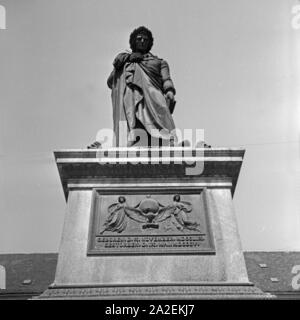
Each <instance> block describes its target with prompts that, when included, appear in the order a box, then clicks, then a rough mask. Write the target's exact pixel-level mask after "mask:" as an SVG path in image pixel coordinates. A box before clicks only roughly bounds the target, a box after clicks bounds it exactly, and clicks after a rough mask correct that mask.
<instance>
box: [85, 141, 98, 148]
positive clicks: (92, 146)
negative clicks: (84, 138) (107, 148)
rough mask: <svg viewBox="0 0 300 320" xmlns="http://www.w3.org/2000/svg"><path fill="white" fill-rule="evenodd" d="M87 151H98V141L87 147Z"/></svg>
mask: <svg viewBox="0 0 300 320" xmlns="http://www.w3.org/2000/svg"><path fill="white" fill-rule="evenodd" d="M87 148H88V149H100V148H101V143H100V142H98V141H95V142H93V143H92V144H91V145H89V146H87Z"/></svg>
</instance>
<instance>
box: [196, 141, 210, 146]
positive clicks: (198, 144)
mask: <svg viewBox="0 0 300 320" xmlns="http://www.w3.org/2000/svg"><path fill="white" fill-rule="evenodd" d="M196 148H211V145H209V144H206V143H205V142H204V141H199V142H198V143H197V144H196Z"/></svg>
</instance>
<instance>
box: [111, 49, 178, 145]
mask: <svg viewBox="0 0 300 320" xmlns="http://www.w3.org/2000/svg"><path fill="white" fill-rule="evenodd" d="M129 56H130V54H129V53H120V54H119V55H118V56H117V57H116V59H115V60H114V67H115V68H114V70H113V72H112V73H111V74H110V76H109V78H108V81H107V83H108V86H109V87H110V88H111V90H112V92H111V97H112V105H113V124H114V133H115V137H116V145H117V146H130V145H131V144H132V143H133V141H134V140H135V134H134V129H136V128H139V126H138V125H137V119H138V121H139V122H140V123H141V124H142V126H143V128H144V129H145V130H146V131H147V132H148V134H150V135H151V136H152V137H155V138H162V139H170V138H171V137H173V138H175V134H174V132H172V130H174V129H175V124H174V121H173V118H172V115H171V113H170V110H169V107H168V103H167V101H166V98H165V96H164V94H165V93H166V92H167V91H169V90H172V91H173V92H174V93H175V92H176V91H175V88H174V85H173V82H172V80H171V78H170V72H169V66H168V64H167V62H166V61H165V60H163V59H160V58H158V57H156V56H154V55H152V54H151V53H147V54H145V55H144V56H143V60H142V61H141V62H139V63H137V62H129ZM120 121H124V122H125V123H126V126H127V130H128V135H127V137H125V139H124V137H123V136H122V133H120V132H119V130H120V125H119V124H120Z"/></svg>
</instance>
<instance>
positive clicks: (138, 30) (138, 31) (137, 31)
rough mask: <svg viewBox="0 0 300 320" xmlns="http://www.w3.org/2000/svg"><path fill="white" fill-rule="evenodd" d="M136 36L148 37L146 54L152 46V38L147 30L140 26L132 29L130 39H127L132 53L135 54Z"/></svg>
mask: <svg viewBox="0 0 300 320" xmlns="http://www.w3.org/2000/svg"><path fill="white" fill-rule="evenodd" d="M138 34H144V35H146V36H148V38H149V46H148V48H147V52H149V51H150V50H151V48H152V46H153V40H154V39H153V36H152V33H151V31H150V30H149V29H147V28H146V27H144V26H142V27H138V28H136V29H134V30H133V31H132V32H131V34H130V38H129V44H130V48H131V50H132V51H133V52H135V50H136V42H135V40H136V37H137V35H138Z"/></svg>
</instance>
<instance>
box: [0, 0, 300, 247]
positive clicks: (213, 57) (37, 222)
mask: <svg viewBox="0 0 300 320" xmlns="http://www.w3.org/2000/svg"><path fill="white" fill-rule="evenodd" d="M299 4H300V2H298V1H296V0H251V1H249V0H247V1H246V0H226V1H223V0H205V1H204V0H186V1H184V0H160V1H145V0H126V1H121V0H119V1H116V0H115V1H111V0H101V1H98V0H88V1H87V0H9V1H8V0H0V5H4V6H5V8H6V13H7V29H6V30H0V139H1V140H0V173H1V178H0V181H1V184H0V252H1V253H13V252H20V253H21V252H56V251H58V247H59V242H60V237H61V231H62V225H63V218H64V210H65V200H64V196H63V191H62V187H61V185H60V181H59V176H58V172H57V169H56V165H55V162H54V157H53V155H52V154H53V153H52V152H53V151H54V150H57V149H73V148H83V147H85V146H87V145H88V144H90V143H91V142H93V141H94V140H95V137H96V133H97V131H98V130H99V129H101V128H111V127H112V107H111V101H110V90H109V89H108V88H107V86H106V79H107V76H108V75H109V73H110V71H111V68H112V61H113V59H114V57H115V56H116V54H117V53H119V52H121V51H123V50H125V49H128V48H129V45H128V38H129V34H130V32H131V31H132V30H133V29H134V28H135V27H138V26H140V25H145V26H147V27H148V28H149V29H150V30H152V32H153V35H154V46H153V49H152V52H153V53H154V54H157V55H158V56H160V57H162V58H164V59H166V60H167V61H168V62H169V65H170V67H171V75H172V77H173V80H174V83H175V86H176V89H177V96H176V99H177V105H176V110H175V115H174V120H175V123H176V125H177V127H178V128H180V129H184V128H189V129H196V128H199V129H203V128H204V130H205V140H206V142H207V143H209V144H211V145H212V146H224V147H225V146H226V147H233V146H241V147H245V148H246V156H245V160H244V163H243V166H242V170H241V174H240V178H239V181H238V184H237V189H236V193H235V197H234V204H235V208H236V214H237V219H238V224H239V227H240V235H241V238H242V244H243V249H244V250H265V251H271V250H300V232H299V230H300V210H299V209H300V162H299V155H300V151H299V131H300V130H299V127H300V110H299V104H300V92H299V86H300V61H299V56H300V44H299V42H300V29H298V30H295V29H293V28H292V26H291V20H292V13H291V10H292V7H293V6H295V5H299Z"/></svg>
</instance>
